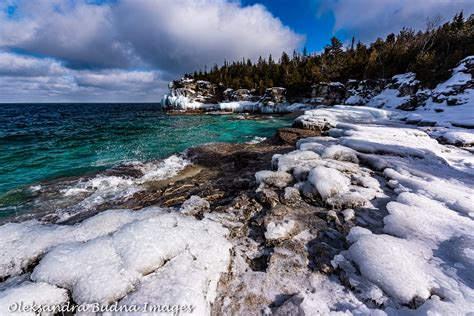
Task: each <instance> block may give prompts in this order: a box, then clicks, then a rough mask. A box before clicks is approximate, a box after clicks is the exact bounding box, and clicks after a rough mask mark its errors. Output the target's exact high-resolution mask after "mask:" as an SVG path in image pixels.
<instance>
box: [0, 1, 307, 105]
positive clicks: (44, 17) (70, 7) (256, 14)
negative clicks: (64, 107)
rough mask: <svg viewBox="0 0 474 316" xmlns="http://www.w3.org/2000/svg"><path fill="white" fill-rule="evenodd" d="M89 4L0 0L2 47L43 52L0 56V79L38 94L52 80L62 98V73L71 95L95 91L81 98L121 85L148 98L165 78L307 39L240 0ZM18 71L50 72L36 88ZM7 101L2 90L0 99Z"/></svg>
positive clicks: (28, 73) (161, 88)
mask: <svg viewBox="0 0 474 316" xmlns="http://www.w3.org/2000/svg"><path fill="white" fill-rule="evenodd" d="M88 2H89V1H87V0H76V1H69V0H35V1H30V0H10V1H8V2H7V3H3V4H0V49H3V50H4V51H8V50H21V51H23V52H25V53H29V54H32V55H35V56H36V55H40V56H46V57H47V59H39V58H30V57H24V56H23V57H22V56H20V55H14V54H8V53H4V54H0V68H2V65H4V66H5V68H3V69H0V83H1V82H5V81H6V80H5V78H6V77H8V86H9V87H11V88H13V86H12V82H17V83H18V85H19V86H18V87H20V86H21V87H25V93H32V92H31V91H33V90H34V89H35V88H37V89H45V91H44V93H43V94H42V93H41V92H38V94H40V95H44V94H46V95H47V94H48V93H50V91H49V90H48V84H50V85H51V87H52V88H51V89H50V90H51V91H52V90H54V91H55V92H54V95H60V96H61V98H64V97H65V96H66V94H67V89H68V85H67V84H66V85H65V84H64V83H57V80H59V79H58V78H62V79H61V80H63V81H64V80H66V81H67V82H68V84H70V86H69V88H70V89H71V95H74V96H76V95H81V94H80V92H81V93H82V92H83V91H84V90H85V89H89V90H94V91H93V93H89V94H88V95H86V97H90V96H96V95H97V93H99V94H100V91H99V90H109V91H116V90H117V89H120V92H121V93H122V94H125V91H127V90H131V91H133V92H134V93H132V94H131V95H135V96H137V97H143V96H145V95H146V97H147V98H149V97H150V95H153V94H154V93H155V92H156V91H157V89H158V90H159V91H162V92H163V91H164V89H165V87H166V83H165V81H164V80H163V78H167V79H171V78H176V77H178V76H180V75H181V74H182V73H183V72H190V71H193V70H199V69H201V68H203V67H204V65H207V66H212V65H213V64H214V63H218V64H221V63H222V62H223V61H224V59H227V60H236V59H238V60H240V59H242V58H251V59H256V58H257V57H258V56H259V55H262V56H267V55H268V54H272V55H274V56H278V55H280V54H281V53H282V52H283V51H291V50H293V49H295V48H297V47H298V46H299V45H301V44H302V42H303V40H304V38H303V37H302V36H300V35H298V34H296V33H294V32H293V31H291V30H290V29H289V28H288V27H286V26H285V25H283V24H282V23H281V21H280V20H278V19H277V18H275V17H273V16H272V14H271V13H269V12H268V11H267V10H266V9H265V8H264V7H263V6H260V5H254V6H249V7H242V6H241V4H240V2H237V1H225V0H160V1H154V0H120V1H117V2H111V3H105V4H102V5H95V4H90V3H88ZM8 4H13V5H15V7H16V12H15V13H14V16H13V17H11V16H7V14H6V10H5V8H6V5H8ZM55 60H56V61H55ZM12 61H13V62H12ZM137 68H139V69H145V71H136V69H137ZM107 69H108V70H107ZM58 71H59V72H61V71H62V72H63V73H62V74H60V73H56V72H58ZM157 73H160V74H161V79H158V75H157ZM2 76H3V77H2ZM15 76H30V77H34V76H50V81H49V82H48V81H46V82H42V83H41V84H38V85H36V86H35V82H37V81H39V80H40V79H38V78H36V79H30V80H29V81H28V82H26V81H25V80H20V79H18V80H16V81H15V80H13V79H12V78H13V77H15ZM41 80H43V79H41ZM154 84H157V85H159V86H158V88H156V87H155V86H154ZM53 87H54V89H53ZM145 89H148V91H150V94H145V93H144V92H143V91H144V90H145ZM1 90H3V91H5V89H3V88H2V89H1ZM104 93H105V91H102V94H104ZM138 94H140V95H138ZM10 95H11V96H12V97H13V95H14V94H10ZM117 95H118V94H114V96H115V97H117ZM127 97H129V98H130V95H127ZM5 99H6V97H5V94H3V95H1V97H0V102H2V101H5ZM9 100H10V99H9ZM156 100H159V97H156Z"/></svg>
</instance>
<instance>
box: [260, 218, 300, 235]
mask: <svg viewBox="0 0 474 316" xmlns="http://www.w3.org/2000/svg"><path fill="white" fill-rule="evenodd" d="M295 224H296V223H295V221H294V220H283V221H278V222H270V223H268V224H267V226H266V232H265V238H266V239H269V240H270V239H283V238H286V237H287V236H288V235H289V234H290V233H291V232H292V230H293V228H294V227H295Z"/></svg>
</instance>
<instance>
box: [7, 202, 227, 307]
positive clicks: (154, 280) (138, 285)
mask: <svg viewBox="0 0 474 316" xmlns="http://www.w3.org/2000/svg"><path fill="white" fill-rule="evenodd" d="M0 229H1V231H0V238H1V244H2V256H1V258H2V262H1V265H0V271H1V275H2V277H7V276H14V275H20V274H21V273H23V272H24V271H25V269H26V268H28V267H30V266H31V265H34V264H35V262H36V261H38V263H37V264H36V266H34V269H33V273H32V274H31V277H30V279H31V281H33V282H35V283H32V282H30V281H25V282H23V283H20V284H18V285H15V286H14V287H11V288H8V289H7V290H5V291H4V292H1V294H0V302H11V301H15V300H16V301H19V300H23V299H24V300H26V301H31V300H36V301H35V302H36V303H38V302H45V303H51V304H53V303H54V304H63V303H65V302H67V301H69V299H72V300H73V301H74V302H75V303H78V304H81V303H103V304H107V303H109V304H110V303H114V302H119V303H120V304H125V303H131V302H134V303H136V304H138V303H141V304H144V303H149V304H153V303H155V304H188V305H192V306H193V307H194V312H196V313H199V314H207V313H209V309H210V304H211V303H212V302H213V300H214V298H215V296H216V292H215V291H216V287H217V282H218V281H219V278H220V276H221V273H223V272H225V271H226V268H227V264H228V261H229V249H230V243H229V242H228V241H227V239H226V238H225V236H226V234H227V230H226V229H225V228H223V227H222V226H221V225H220V224H219V223H216V222H213V221H210V220H208V219H203V220H201V221H199V220H196V219H194V218H193V217H189V216H185V215H181V214H179V213H176V212H170V211H169V210H166V209H161V208H156V207H152V208H148V209H143V210H140V211H130V210H110V211H107V212H104V213H101V214H99V215H96V216H94V217H92V218H90V219H88V220H86V221H84V222H82V223H79V224H76V225H74V226H66V225H45V224H41V223H38V222H35V221H30V222H24V223H20V224H7V225H4V226H1V227H0ZM196 236H199V238H195V237H196ZM66 290H68V291H70V293H71V297H70V298H69V297H68V294H67V291H66Z"/></svg>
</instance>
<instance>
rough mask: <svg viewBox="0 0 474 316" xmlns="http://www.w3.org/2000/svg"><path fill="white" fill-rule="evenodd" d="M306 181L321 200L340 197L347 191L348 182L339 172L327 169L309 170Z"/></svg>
mask: <svg viewBox="0 0 474 316" xmlns="http://www.w3.org/2000/svg"><path fill="white" fill-rule="evenodd" d="M308 180H309V182H311V184H312V185H313V186H314V187H315V188H316V190H317V191H318V193H319V194H320V195H321V197H322V198H323V200H327V199H328V198H330V197H332V196H335V195H341V194H342V193H344V192H346V191H347V190H348V189H349V184H350V181H349V179H348V178H347V177H346V176H344V175H343V174H342V173H341V172H339V171H337V170H335V169H330V168H327V167H316V168H313V169H311V171H310V172H309V175H308Z"/></svg>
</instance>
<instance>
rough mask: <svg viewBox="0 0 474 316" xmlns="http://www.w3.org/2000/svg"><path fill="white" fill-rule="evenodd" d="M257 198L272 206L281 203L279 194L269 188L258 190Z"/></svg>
mask: <svg viewBox="0 0 474 316" xmlns="http://www.w3.org/2000/svg"><path fill="white" fill-rule="evenodd" d="M257 199H258V201H259V202H260V203H262V204H264V205H267V206H270V207H274V206H277V205H278V204H279V203H280V198H279V197H278V194H277V193H276V192H275V191H273V190H271V189H269V188H263V189H261V190H259V191H258V192H257Z"/></svg>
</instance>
